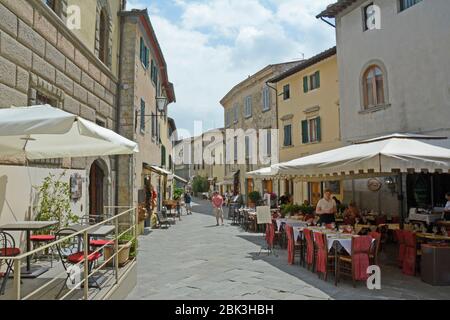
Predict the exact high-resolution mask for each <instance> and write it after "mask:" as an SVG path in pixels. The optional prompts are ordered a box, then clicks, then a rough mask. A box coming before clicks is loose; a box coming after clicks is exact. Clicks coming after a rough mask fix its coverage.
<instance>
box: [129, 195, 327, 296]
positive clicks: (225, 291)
mask: <svg viewBox="0 0 450 320" xmlns="http://www.w3.org/2000/svg"><path fill="white" fill-rule="evenodd" d="M193 210H194V211H195V212H194V214H193V215H191V216H183V217H182V221H177V222H176V225H174V226H172V227H171V228H169V229H168V230H151V232H150V233H149V234H147V235H145V236H142V237H141V238H140V241H139V256H138V257H139V260H138V284H137V286H136V288H135V290H134V291H133V292H132V293H131V294H130V295H129V297H128V298H129V299H152V300H153V299H157V300H165V299H170V300H177V299H188V300H205V299H207V300H223V299H232V300H235V299H236V300H237V299H251V300H252V299H256V300H260V299H294V300H297V299H329V296H328V295H327V294H325V293H323V292H322V291H321V290H318V289H316V288H314V287H312V286H310V285H308V284H307V283H305V282H304V281H302V280H300V279H298V278H296V277H295V276H293V275H291V274H288V273H284V272H280V270H279V269H278V268H277V267H276V266H273V265H271V264H270V263H267V262H265V261H264V260H262V259H259V258H257V257H256V255H257V254H258V252H259V250H260V248H261V246H260V245H259V244H258V243H263V242H261V240H262V239H263V237H262V235H261V234H259V235H258V234H249V233H245V232H243V231H242V230H240V228H239V227H236V226H230V221H225V226H219V227H216V220H215V218H214V217H213V216H212V215H211V213H210V212H211V209H210V206H209V204H206V203H204V202H203V205H198V203H195V204H194V206H193ZM225 211H226V210H225ZM225 215H226V212H225ZM249 238H250V239H249ZM255 242H256V243H255ZM261 256H262V255H261ZM266 256H267V255H266Z"/></svg>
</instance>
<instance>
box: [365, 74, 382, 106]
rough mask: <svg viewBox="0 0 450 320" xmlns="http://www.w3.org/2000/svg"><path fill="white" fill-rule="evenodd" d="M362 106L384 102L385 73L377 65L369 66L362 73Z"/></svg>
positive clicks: (377, 104)
mask: <svg viewBox="0 0 450 320" xmlns="http://www.w3.org/2000/svg"><path fill="white" fill-rule="evenodd" d="M362 81H363V95H364V108H366V109H368V108H371V107H374V106H379V105H384V104H386V93H385V81H386V79H385V74H384V73H383V70H382V69H381V68H380V67H379V66H378V65H372V66H370V67H369V68H368V69H367V70H366V72H364V75H363V79H362Z"/></svg>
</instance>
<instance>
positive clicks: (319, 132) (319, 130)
mask: <svg viewBox="0 0 450 320" xmlns="http://www.w3.org/2000/svg"><path fill="white" fill-rule="evenodd" d="M316 137H317V142H320V141H322V126H321V123H320V117H318V118H317V119H316Z"/></svg>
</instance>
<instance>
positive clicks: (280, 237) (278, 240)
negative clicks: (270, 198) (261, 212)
mask: <svg viewBox="0 0 450 320" xmlns="http://www.w3.org/2000/svg"><path fill="white" fill-rule="evenodd" d="M272 224H273V227H274V233H275V236H274V243H278V245H279V246H280V248H283V240H284V239H283V235H284V234H285V232H284V230H283V228H284V227H283V225H281V226H280V230H278V226H277V222H276V221H275V220H272Z"/></svg>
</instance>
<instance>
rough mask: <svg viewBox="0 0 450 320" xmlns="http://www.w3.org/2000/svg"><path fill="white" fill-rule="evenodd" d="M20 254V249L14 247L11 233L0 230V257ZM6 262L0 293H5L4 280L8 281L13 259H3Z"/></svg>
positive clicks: (14, 243)
mask: <svg viewBox="0 0 450 320" xmlns="http://www.w3.org/2000/svg"><path fill="white" fill-rule="evenodd" d="M18 255H20V249H19V248H16V242H15V241H14V238H13V237H12V235H10V234H9V233H6V232H1V231H0V259H2V257H10V258H11V257H16V256H18ZM2 260H3V259H2ZM4 260H5V261H6V262H5V263H6V272H5V274H4V275H3V281H2V284H1V287H0V295H4V294H5V289H6V282H7V281H8V278H9V274H10V273H11V271H13V265H14V260H12V259H9V260H7V259H4Z"/></svg>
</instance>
